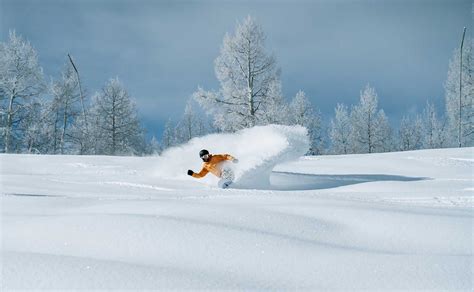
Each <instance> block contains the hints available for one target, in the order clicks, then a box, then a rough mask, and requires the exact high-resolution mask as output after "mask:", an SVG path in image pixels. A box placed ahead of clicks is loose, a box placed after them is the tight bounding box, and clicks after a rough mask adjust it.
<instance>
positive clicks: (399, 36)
mask: <svg viewBox="0 0 474 292" xmlns="http://www.w3.org/2000/svg"><path fill="white" fill-rule="evenodd" d="M248 15H250V16H252V17H254V18H255V19H256V21H257V22H258V23H259V24H261V26H262V28H263V30H264V32H265V34H266V37H267V39H266V48H267V52H268V53H269V54H274V55H275V57H276V59H277V64H278V66H279V68H281V72H282V74H281V81H282V85H283V93H284V95H285V97H286V98H287V99H288V100H289V99H291V98H292V97H294V96H295V94H296V93H297V92H298V91H299V90H303V91H304V92H305V93H306V95H307V96H308V97H309V98H310V100H311V102H312V104H313V106H315V107H316V108H318V109H319V110H320V111H321V112H322V115H323V118H324V120H325V122H326V124H327V123H328V121H329V119H330V118H331V116H332V115H333V113H334V108H335V106H336V104H337V103H345V104H346V105H349V106H350V105H353V104H356V103H357V102H358V100H359V97H360V91H361V90H362V89H363V88H364V87H365V86H366V84H370V85H371V86H373V87H375V89H376V91H377V94H378V98H379V106H380V108H383V110H384V111H385V113H386V114H387V116H388V118H389V120H390V122H391V123H392V125H394V126H397V124H398V122H399V121H400V119H401V117H402V116H403V115H406V114H409V113H415V112H417V111H418V112H421V110H422V108H423V107H424V105H425V103H426V101H427V100H428V99H429V100H431V101H432V102H434V103H435V105H436V106H437V107H438V109H439V110H440V111H441V110H442V109H443V106H444V105H443V102H444V88H443V83H444V81H445V79H446V75H447V70H448V64H449V59H450V58H451V57H452V54H453V51H454V49H455V48H456V47H459V44H460V39H461V35H462V30H463V27H464V26H466V27H467V35H468V36H472V28H473V25H472V24H473V6H472V3H471V1H470V0H466V1H464V0H387V1H384V0H379V1H375V0H357V1H356V0H333V1H330V0H313V1H310V0H307V1H303V0H294V1H290V0H279V1H270V0H265V1H264V0H256V1H255V0H254V1H237V0H228V1H160V0H158V1H151V0H75V1H73V0H0V28H1V29H0V40H1V41H6V40H7V39H8V31H9V30H15V31H16V33H17V34H19V35H21V36H22V37H24V38H25V39H27V40H29V41H30V42H31V44H32V45H33V46H34V47H35V49H36V50H37V52H38V57H39V62H40V65H41V66H42V67H43V70H44V72H45V75H46V76H47V78H48V80H49V79H51V78H57V77H58V76H59V75H60V72H61V70H62V69H63V67H64V64H65V63H66V61H67V54H68V53H70V54H71V55H72V56H73V58H74V60H75V62H76V65H77V67H78V69H79V72H80V74H81V80H82V82H83V86H84V87H85V88H86V89H87V93H88V94H89V95H92V94H93V93H94V92H96V91H99V90H100V89H101V88H102V87H103V86H104V84H105V83H106V82H107V81H108V80H109V79H110V78H114V77H118V78H119V79H120V80H121V81H122V83H123V84H124V86H125V87H126V88H127V90H128V92H129V93H130V95H131V96H132V97H133V98H134V99H135V102H136V104H137V107H138V111H139V114H140V117H141V120H142V122H143V124H144V127H145V128H146V129H147V133H148V136H152V135H156V136H157V137H159V136H161V133H162V131H163V128H164V123H165V122H166V121H167V120H168V119H170V118H171V119H172V120H174V121H177V120H178V119H179V117H180V116H181V115H182V114H183V112H184V106H185V104H186V102H187V101H188V99H189V98H190V97H191V95H192V93H193V92H194V91H195V90H196V89H197V87H198V86H201V87H203V88H204V89H206V90H211V89H219V83H218V81H217V79H216V77H215V73H214V60H215V59H216V57H217V56H218V55H219V51H220V47H221V45H222V41H223V37H224V35H225V34H226V33H232V32H233V31H234V29H235V27H236V25H237V23H238V22H239V21H243V19H244V18H245V17H246V16H248Z"/></svg>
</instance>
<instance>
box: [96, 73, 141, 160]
mask: <svg viewBox="0 0 474 292" xmlns="http://www.w3.org/2000/svg"><path fill="white" fill-rule="evenodd" d="M92 113H93V114H92V117H93V118H94V119H93V121H94V123H92V125H91V127H92V126H95V127H94V128H91V130H92V132H93V133H95V135H96V140H98V143H97V144H96V149H95V152H96V154H107V155H122V154H141V153H142V151H143V150H144V145H143V141H144V139H143V130H142V128H141V127H140V123H139V120H138V117H137V110H136V107H135V104H134V103H133V102H132V100H131V98H130V96H129V94H128V92H127V90H126V89H125V88H124V86H123V85H122V83H121V82H120V81H119V80H118V78H114V79H110V80H109V82H108V83H107V84H106V85H105V86H104V88H103V89H102V92H100V93H97V94H96V95H95V96H94V104H93V111H92Z"/></svg>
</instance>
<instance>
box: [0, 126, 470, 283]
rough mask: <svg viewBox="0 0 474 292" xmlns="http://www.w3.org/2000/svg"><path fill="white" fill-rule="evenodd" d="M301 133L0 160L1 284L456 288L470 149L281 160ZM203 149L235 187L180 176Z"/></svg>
mask: <svg viewBox="0 0 474 292" xmlns="http://www.w3.org/2000/svg"><path fill="white" fill-rule="evenodd" d="M302 137H304V131H303V130H302V129H298V128H294V129H290V128H278V127H276V128H271V127H270V128H257V129H253V130H249V131H244V132H241V133H238V134H236V135H234V136H232V135H231V136H225V135H223V136H222V135H221V136H219V135H213V136H211V137H205V138H200V139H195V140H193V141H191V142H190V143H189V144H187V145H185V146H183V147H180V148H176V149H173V150H171V151H169V152H168V153H165V154H164V155H163V156H162V157H105V156H99V157H97V156H36V155H0V163H1V176H0V178H1V182H0V183H1V196H0V200H1V201H0V202H1V229H0V232H1V234H0V236H1V239H2V253H1V259H0V261H1V265H0V267H1V269H2V271H1V275H2V277H1V281H0V282H1V285H2V286H1V288H2V289H4V290H11V289H29V288H35V289H60V290H63V289H99V290H102V289H137V290H140V289H170V288H174V289H188V288H192V289H245V290H247V289H278V290H281V289H291V290H300V289H311V290H318V289H320V290H332V289H345V290H348V289H349V290H357V289H363V290H368V289H374V290H382V289H398V290H404V289H409V290H418V289H419V290H421V289H424V290H443V289H444V290H467V291H469V290H471V291H472V289H473V231H474V230H473V216H474V213H473V190H474V185H473V164H474V155H473V154H474V149H473V148H463V149H440V150H424V151H412V152H397V153H385V154H370V155H342V156H320V157H314V156H313V157H301V158H296V157H298V156H300V155H301V153H300V152H301V151H303V152H304V147H306V146H305V145H306V144H305V143H306V141H305V140H304V139H303V138H302ZM251 141H253V143H250V142H251ZM256 141H266V142H265V143H263V142H262V143H260V142H256ZM204 145H206V146H207V147H208V148H209V150H211V151H212V152H229V153H230V154H233V155H235V156H236V157H238V158H239V160H240V162H239V164H236V165H234V167H235V170H236V173H237V174H238V177H239V178H240V179H241V183H240V184H239V183H237V184H236V185H235V188H233V189H226V190H222V189H218V188H217V187H215V182H216V180H215V179H214V178H212V177H209V178H206V179H204V180H196V179H193V178H191V177H188V176H187V175H186V170H187V169H188V168H191V169H193V170H195V171H198V170H199V167H200V161H199V158H198V156H197V152H198V151H199V149H200V148H202V147H204ZM250 145H252V146H250ZM291 159H294V161H291ZM282 161H286V162H284V163H280V164H277V163H278V162H282ZM275 165H276V167H275V168H273V167H274V166H275ZM271 168H273V172H272V173H270V172H269V171H268V170H269V169H271ZM249 174H250V175H249ZM265 180H269V181H267V182H265V183H263V184H261V183H259V182H260V181H265Z"/></svg>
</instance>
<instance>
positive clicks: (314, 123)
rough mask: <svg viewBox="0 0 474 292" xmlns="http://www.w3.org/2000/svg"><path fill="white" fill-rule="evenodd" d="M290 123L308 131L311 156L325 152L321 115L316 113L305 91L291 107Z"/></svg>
mask: <svg viewBox="0 0 474 292" xmlns="http://www.w3.org/2000/svg"><path fill="white" fill-rule="evenodd" d="M288 112H289V116H288V121H289V123H290V124H292V125H301V126H303V127H306V129H308V136H309V140H310V149H309V152H308V154H309V155H320V154H322V152H323V138H322V123H321V114H320V112H319V111H315V110H314V109H313V106H312V105H311V103H310V101H309V100H308V98H307V97H306V94H305V93H304V92H303V91H301V90H300V91H299V92H298V93H297V94H296V95H295V97H294V98H293V100H292V101H291V103H290V105H289V111H288Z"/></svg>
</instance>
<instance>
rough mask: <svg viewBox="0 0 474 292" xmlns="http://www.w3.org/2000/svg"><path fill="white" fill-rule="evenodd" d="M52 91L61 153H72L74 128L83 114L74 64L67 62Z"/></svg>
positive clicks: (53, 84) (52, 86)
mask: <svg viewBox="0 0 474 292" xmlns="http://www.w3.org/2000/svg"><path fill="white" fill-rule="evenodd" d="M51 93H52V95H53V101H52V106H51V109H52V114H53V115H54V116H55V119H54V129H55V131H54V132H55V134H56V135H57V136H55V137H54V139H57V140H58V147H57V148H58V150H59V153H61V154H64V153H66V152H67V153H71V150H72V149H71V148H72V147H73V145H72V143H73V142H74V138H75V137H74V135H73V130H74V127H75V124H76V122H77V118H79V116H80V115H81V104H80V92H79V85H78V82H77V78H76V76H75V72H74V69H73V68H72V65H70V64H69V63H66V65H65V67H64V70H63V72H62V74H61V78H60V79H59V80H56V81H54V82H53V83H52V85H51ZM68 144H69V145H68Z"/></svg>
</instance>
